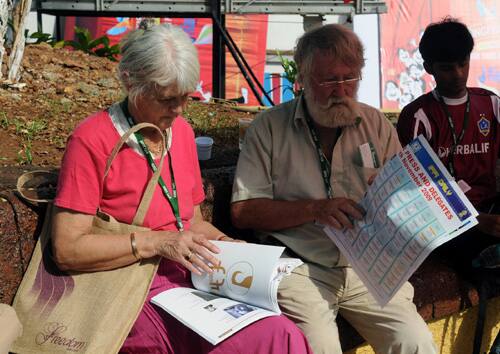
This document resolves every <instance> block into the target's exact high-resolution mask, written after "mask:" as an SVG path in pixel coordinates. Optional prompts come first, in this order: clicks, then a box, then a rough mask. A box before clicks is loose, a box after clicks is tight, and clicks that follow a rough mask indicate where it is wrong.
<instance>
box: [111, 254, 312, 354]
mask: <svg viewBox="0 0 500 354" xmlns="http://www.w3.org/2000/svg"><path fill="white" fill-rule="evenodd" d="M175 287H192V283H191V276H190V273H189V271H188V270H187V269H186V268H184V267H183V266H181V265H180V264H178V263H177V262H173V261H169V260H166V259H163V260H162V262H161V263H160V267H159V268H158V272H157V274H156V276H155V278H154V280H153V284H152V285H151V289H150V291H149V294H148V298H147V301H146V303H145V304H144V306H143V308H142V310H141V312H140V314H139V317H138V318H137V321H136V322H135V324H134V326H133V327H132V330H131V331H130V333H129V335H128V337H127V339H126V340H125V343H124V344H123V347H122V348H121V350H120V353H162V354H165V353H172V354H183V353H186V354H193V353H196V354H198V353H214V354H216V353H217V354H222V353H227V354H238V353H242V354H243V353H245V354H247V353H252V354H261V353H262V354H265V353H269V354H271V353H272V354H282V353H283V354H285V353H293V354H308V353H312V350H311V349H310V348H309V345H308V343H307V340H306V338H305V337H304V335H303V334H302V332H301V331H300V329H299V328H298V327H297V326H296V325H295V324H294V323H293V322H292V321H290V320H289V319H288V318H286V317H285V316H283V315H281V316H273V317H268V318H264V319H262V320H259V321H257V322H254V323H253V324H251V325H249V326H248V327H245V328H243V329H242V330H240V331H239V332H238V333H236V334H235V335H233V336H231V337H229V338H227V339H226V340H224V341H223V342H221V343H219V344H218V345H215V346H214V345H212V344H210V343H209V342H207V341H206V340H205V339H203V338H202V337H200V336H199V335H198V334H196V333H195V332H193V331H192V330H190V329H189V328H187V327H186V326H184V325H183V324H182V323H180V322H179V321H177V320H176V319H175V318H173V317H172V316H170V315H169V314H168V313H167V312H165V311H164V310H162V309H160V308H159V307H157V306H155V305H153V304H152V303H151V302H150V301H149V300H150V299H151V298H152V297H153V296H155V295H157V294H159V293H160V292H162V291H165V290H167V289H171V288H175Z"/></svg>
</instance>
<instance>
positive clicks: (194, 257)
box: [155, 231, 220, 275]
mask: <svg viewBox="0 0 500 354" xmlns="http://www.w3.org/2000/svg"><path fill="white" fill-rule="evenodd" d="M158 233H159V235H158V239H157V244H156V247H155V253H156V255H159V256H161V257H165V258H168V259H171V260H173V261H176V262H179V263H180V264H182V265H183V266H185V267H186V268H187V269H189V270H190V271H191V272H193V273H195V274H198V275H201V271H200V270H202V271H205V272H207V273H211V272H212V269H211V268H210V266H209V265H218V264H219V263H220V261H219V260H218V259H217V258H216V257H215V256H214V255H213V254H214V253H215V254H217V253H219V252H220V250H219V248H218V247H217V246H215V245H214V244H213V243H211V242H210V241H209V240H208V239H207V238H206V237H205V235H203V234H200V233H195V232H192V231H182V232H170V231H160V232H158ZM207 263H208V264H207Z"/></svg>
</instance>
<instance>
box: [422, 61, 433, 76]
mask: <svg viewBox="0 0 500 354" xmlns="http://www.w3.org/2000/svg"><path fill="white" fill-rule="evenodd" d="M424 69H425V71H426V72H427V74H429V75H434V74H433V70H432V64H431V63H429V62H428V61H424Z"/></svg>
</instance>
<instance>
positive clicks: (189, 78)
mask: <svg viewBox="0 0 500 354" xmlns="http://www.w3.org/2000/svg"><path fill="white" fill-rule="evenodd" d="M121 55H122V56H121V60H120V63H119V65H118V77H119V79H120V81H121V83H122V85H123V88H124V90H125V92H126V93H127V94H128V96H129V99H130V100H131V101H132V102H133V103H134V104H135V102H136V99H137V97H139V96H141V95H145V94H150V93H151V92H154V90H156V89H158V88H159V87H174V88H175V89H176V90H177V93H178V94H179V95H184V94H186V93H190V92H193V91H195V90H196V86H197V84H198V82H199V81H200V63H199V60H198V52H197V51H196V48H195V46H194V44H193V43H192V41H191V38H190V37H189V36H188V35H187V34H186V33H185V32H184V31H183V30H182V29H181V28H180V27H177V26H174V25H172V24H161V25H155V26H153V27H151V28H148V29H137V30H134V31H132V32H130V33H129V34H128V35H127V36H126V37H125V38H124V39H123V40H122V42H121Z"/></svg>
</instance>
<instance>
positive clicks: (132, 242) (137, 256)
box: [130, 232, 142, 261]
mask: <svg viewBox="0 0 500 354" xmlns="http://www.w3.org/2000/svg"><path fill="white" fill-rule="evenodd" d="M130 247H132V254H133V255H134V257H135V259H137V260H138V261H140V260H141V259H142V257H141V255H140V254H139V250H138V249H137V243H136V242H135V232H132V233H131V234H130Z"/></svg>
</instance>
